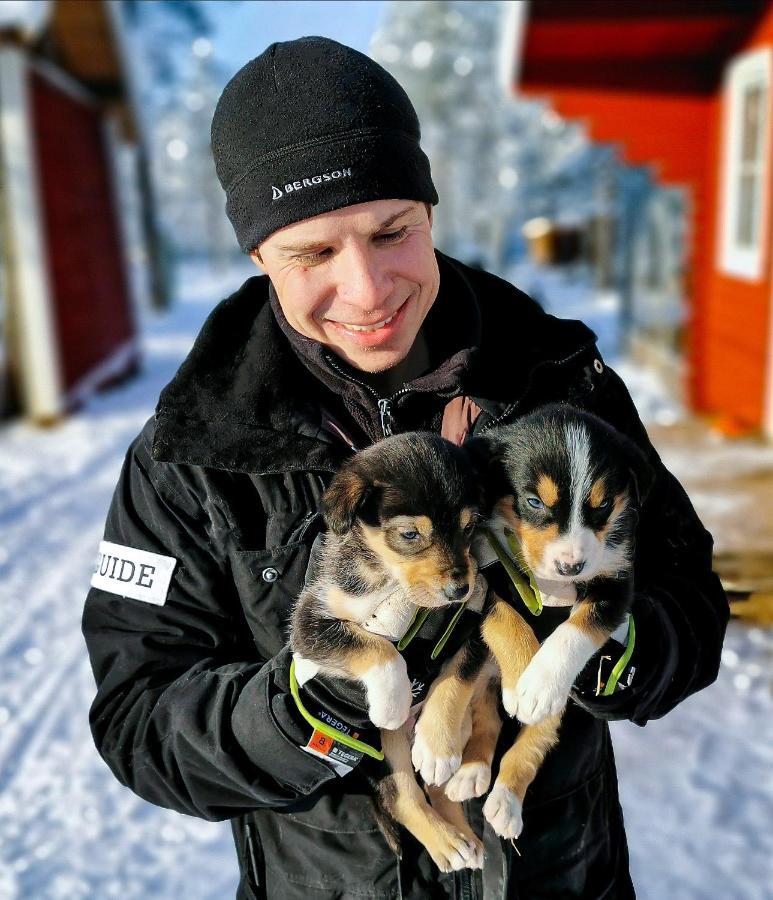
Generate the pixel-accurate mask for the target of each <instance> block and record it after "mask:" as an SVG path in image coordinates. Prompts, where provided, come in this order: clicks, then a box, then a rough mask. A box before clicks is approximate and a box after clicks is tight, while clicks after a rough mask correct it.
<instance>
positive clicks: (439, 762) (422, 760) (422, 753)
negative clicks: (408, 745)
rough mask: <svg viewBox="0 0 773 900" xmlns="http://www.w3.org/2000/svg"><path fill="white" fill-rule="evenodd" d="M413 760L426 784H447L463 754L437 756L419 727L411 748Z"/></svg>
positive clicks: (459, 763) (460, 762) (415, 767)
mask: <svg viewBox="0 0 773 900" xmlns="http://www.w3.org/2000/svg"><path fill="white" fill-rule="evenodd" d="M411 760H412V761H413V767H414V769H416V771H417V772H418V773H419V775H421V777H422V779H423V780H424V783H425V784H445V783H446V781H448V779H449V778H450V777H451V776H452V775H453V774H454V772H455V771H456V770H457V769H458V768H459V766H460V765H461V764H462V754H461V753H459V754H451V755H450V756H435V754H434V752H433V750H432V749H431V748H430V745H429V743H428V742H427V741H426V740H425V738H424V736H423V735H422V734H421V732H420V731H419V729H418V728H417V729H416V735H415V737H414V740H413V748H412V750H411Z"/></svg>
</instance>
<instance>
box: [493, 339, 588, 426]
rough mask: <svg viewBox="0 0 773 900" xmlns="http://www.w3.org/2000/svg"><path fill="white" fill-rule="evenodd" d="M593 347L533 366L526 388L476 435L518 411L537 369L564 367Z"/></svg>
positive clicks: (582, 348) (586, 346)
mask: <svg viewBox="0 0 773 900" xmlns="http://www.w3.org/2000/svg"><path fill="white" fill-rule="evenodd" d="M594 346H595V342H594V343H593V344H586V345H585V346H584V347H580V349H579V350H575V352H574V353H571V354H570V355H569V356H567V357H566V358H565V359H559V360H553V359H546V360H544V361H543V362H541V363H537V365H536V366H534V368H533V369H532V370H531V372H530V373H529V380H528V381H527V382H526V387H525V388H524V390H523V393H522V394H521V396H520V397H519V398H518V399H517V400H516V401H514V402H513V403H511V404H510V405H509V406H508V407H507V409H505V411H504V412H502V413H500V415H498V416H497V417H496V419H492V420H491V421H490V422H487V423H486V424H485V425H483V426H482V427H481V429H480V431H478V432H477V434H483V432H484V431H488V429H489V428H494V426H496V425H499V423H500V422H502V421H503V420H504V419H507V418H509V417H510V416H511V415H512V414H513V413H514V412H515V410H516V409H518V407H519V406H520V405H521V403H522V402H523V398H524V397H525V396H526V395H527V394H528V393H529V391H530V390H531V386H532V382H533V381H534V373H535V372H536V371H537V370H538V369H541V368H542V367H543V366H565V365H566V364H567V363H569V362H571V361H572V360H573V359H577V357H578V356H582V354H583V353H586V352H587V351H588V350H589V349H590V348H591V347H594Z"/></svg>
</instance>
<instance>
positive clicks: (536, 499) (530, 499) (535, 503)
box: [526, 497, 545, 509]
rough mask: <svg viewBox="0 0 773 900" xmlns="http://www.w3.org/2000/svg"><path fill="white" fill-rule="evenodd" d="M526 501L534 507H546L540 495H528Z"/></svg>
mask: <svg viewBox="0 0 773 900" xmlns="http://www.w3.org/2000/svg"><path fill="white" fill-rule="evenodd" d="M526 502H527V503H528V504H529V506H530V507H531V508H532V509H544V508H545V504H544V503H543V502H542V501H541V500H540V499H539V497H527V498H526Z"/></svg>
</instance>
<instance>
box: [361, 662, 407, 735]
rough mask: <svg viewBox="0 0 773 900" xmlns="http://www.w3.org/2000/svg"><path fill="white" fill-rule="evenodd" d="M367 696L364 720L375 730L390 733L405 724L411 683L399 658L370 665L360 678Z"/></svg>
mask: <svg viewBox="0 0 773 900" xmlns="http://www.w3.org/2000/svg"><path fill="white" fill-rule="evenodd" d="M362 680H363V682H364V683H365V687H366V689H367V694H368V717H369V718H370V721H371V722H372V723H373V724H374V725H375V726H376V728H384V729H386V730H387V731H394V730H395V729H397V728H399V727H400V726H401V725H403V724H404V723H405V721H406V720H407V718H408V716H409V714H410V711H411V706H412V704H413V695H412V694H411V681H410V679H409V678H408V670H407V668H406V665H405V660H404V659H403V658H402V656H396V657H395V658H394V659H393V660H391V661H390V662H388V663H387V664H386V665H381V666H374V667H373V668H372V669H369V670H368V671H367V672H366V673H365V674H364V675H363V676H362Z"/></svg>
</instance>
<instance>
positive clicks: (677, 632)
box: [574, 368, 729, 725]
mask: <svg viewBox="0 0 773 900" xmlns="http://www.w3.org/2000/svg"><path fill="white" fill-rule="evenodd" d="M599 381H600V383H599V384H597V385H595V386H594V390H592V391H591V393H590V395H589V396H588V397H587V399H586V401H585V402H584V403H583V404H582V405H583V406H584V407H585V408H586V409H588V411H590V412H593V413H595V414H596V415H598V416H599V417H600V418H602V419H604V420H605V421H607V422H609V424H611V425H613V426H614V427H615V428H617V429H618V430H619V431H621V432H622V433H623V434H625V435H627V436H628V437H629V438H631V439H632V440H633V441H634V442H635V443H636V444H637V445H638V447H639V448H640V449H641V450H642V451H643V452H644V454H645V456H646V458H647V460H648V462H649V464H650V466H651V467H652V469H653V472H654V481H653V483H652V486H651V489H650V491H649V493H648V495H647V497H646V498H645V500H644V502H643V504H642V507H641V511H640V519H639V524H638V528H637V533H636V557H635V565H634V591H635V599H634V604H633V619H634V623H635V628H636V644H635V647H636V649H635V651H634V657H633V658H632V660H631V662H632V664H634V665H635V668H636V671H635V676H634V679H633V681H632V683H631V686H630V687H629V688H626V689H624V690H621V691H618V692H617V693H616V694H614V695H612V696H610V697H600V698H592V699H589V698H588V697H587V696H582V697H578V696H577V695H576V694H575V695H574V698H575V700H576V701H577V702H578V703H580V705H581V706H583V707H585V708H586V709H588V710H589V711H590V712H591V713H593V714H594V715H595V716H597V717H599V718H605V719H623V718H628V719H631V720H632V721H633V722H635V723H636V724H637V725H644V724H645V723H646V722H647V721H648V720H649V719H657V718H660V717H661V716H664V715H665V714H666V713H667V712H669V710H671V709H673V708H674V706H676V704H677V703H680V702H681V701H682V700H684V699H685V698H686V697H689V696H690V694H693V693H695V692H696V691H699V690H701V689H702V688H704V687H706V686H707V685H709V684H711V683H712V682H713V681H714V680H715V678H716V677H717V672H718V669H719V661H720V653H721V650H722V641H723V639H724V635H725V629H726V627H727V621H728V618H729V606H728V603H727V598H726V596H725V593H724V590H723V588H722V586H721V584H720V581H719V578H718V577H717V576H716V574H715V573H714V572H713V571H712V568H711V565H712V547H713V540H712V537H711V535H710V534H709V533H708V531H706V529H705V528H704V527H703V525H702V524H701V522H700V520H699V518H698V516H697V514H696V512H695V510H694V509H693V506H692V504H691V503H690V500H689V499H688V497H687V494H686V493H685V491H684V489H683V488H682V486H681V485H680V484H679V482H678V481H677V479H676V478H675V477H674V476H673V475H672V474H671V473H670V472H669V471H668V470H667V469H666V467H665V466H664V465H663V463H662V461H661V459H660V457H659V455H658V453H657V452H656V450H655V449H654V447H653V446H652V444H651V442H650V440H649V438H648V436H647V432H646V430H645V428H644V426H643V424H642V422H641V419H640V418H639V415H638V413H637V411H636V407H635V406H634V403H633V401H632V400H631V397H630V394H629V393H628V390H627V389H626V387H625V385H624V384H623V381H622V380H621V379H620V377H619V376H618V375H617V374H616V373H615V372H614V371H612V370H611V369H608V368H607V369H605V371H604V373H603V375H602V376H601V378H600V379H599Z"/></svg>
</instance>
